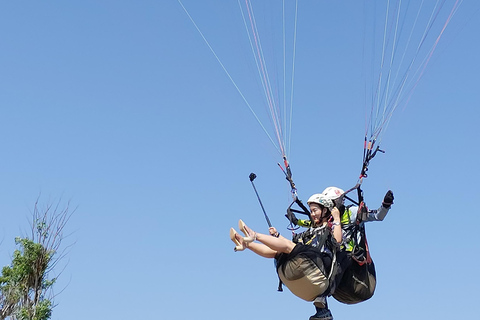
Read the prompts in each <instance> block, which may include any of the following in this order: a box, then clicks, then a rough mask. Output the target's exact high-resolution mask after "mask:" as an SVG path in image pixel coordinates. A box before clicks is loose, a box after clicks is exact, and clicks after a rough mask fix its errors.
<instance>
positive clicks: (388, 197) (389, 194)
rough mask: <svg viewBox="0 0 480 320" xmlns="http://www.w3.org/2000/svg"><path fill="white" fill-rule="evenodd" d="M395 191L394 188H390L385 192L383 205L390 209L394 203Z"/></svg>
mask: <svg viewBox="0 0 480 320" xmlns="http://www.w3.org/2000/svg"><path fill="white" fill-rule="evenodd" d="M393 199H394V197H393V192H392V190H388V191H387V193H386V194H385V198H383V202H382V205H383V206H384V207H385V208H387V209H389V208H390V206H391V205H392V204H393Z"/></svg>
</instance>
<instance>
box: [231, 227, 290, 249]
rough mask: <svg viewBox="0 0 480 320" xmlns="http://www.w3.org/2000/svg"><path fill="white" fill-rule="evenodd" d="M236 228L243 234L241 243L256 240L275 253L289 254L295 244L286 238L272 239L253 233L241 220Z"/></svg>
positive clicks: (268, 236) (269, 236)
mask: <svg viewBox="0 0 480 320" xmlns="http://www.w3.org/2000/svg"><path fill="white" fill-rule="evenodd" d="M238 227H239V228H240V230H241V231H242V232H243V233H244V234H245V237H244V238H243V241H245V242H247V243H250V242H253V241H255V240H257V241H259V242H261V243H263V244H264V245H266V246H267V247H269V248H270V249H272V250H274V251H276V252H283V253H290V252H292V250H293V248H294V247H295V243H293V242H292V241H290V240H288V239H286V238H283V237H282V238H276V237H272V236H271V235H266V234H261V233H257V232H254V231H253V230H252V229H250V228H249V227H247V225H246V224H245V223H244V222H243V221H242V220H239V221H238Z"/></svg>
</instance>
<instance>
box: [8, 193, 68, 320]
mask: <svg viewBox="0 0 480 320" xmlns="http://www.w3.org/2000/svg"><path fill="white" fill-rule="evenodd" d="M70 216H71V213H69V210H68V206H67V207H66V208H65V209H63V210H59V207H58V204H57V206H55V207H53V206H48V207H47V208H45V209H44V210H39V209H38V202H37V203H36V204H35V210H34V213H33V222H32V224H31V236H30V237H17V238H16V239H15V243H16V245H17V249H16V250H15V252H14V253H13V257H12V262H11V264H10V265H9V266H5V267H3V269H2V273H1V276H0V320H3V319H7V318H8V319H11V320H47V319H49V318H50V317H51V315H52V309H53V307H54V305H53V302H52V300H53V295H52V290H51V289H52V286H53V285H54V284H55V281H56V279H57V278H49V273H50V271H52V269H53V268H54V267H55V266H57V263H58V261H59V259H61V258H63V257H64V256H65V251H61V250H60V244H61V242H62V240H63V239H64V235H63V230H64V227H65V224H66V223H67V221H68V219H69V217H70Z"/></svg>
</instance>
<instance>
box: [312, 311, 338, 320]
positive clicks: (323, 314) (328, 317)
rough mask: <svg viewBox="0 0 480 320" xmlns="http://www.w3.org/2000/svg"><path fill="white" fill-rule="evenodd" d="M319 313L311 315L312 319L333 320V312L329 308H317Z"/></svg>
mask: <svg viewBox="0 0 480 320" xmlns="http://www.w3.org/2000/svg"><path fill="white" fill-rule="evenodd" d="M316 309H317V313H315V314H314V315H313V316H311V317H310V320H332V319H333V316H332V313H331V312H330V310H329V309H328V308H316Z"/></svg>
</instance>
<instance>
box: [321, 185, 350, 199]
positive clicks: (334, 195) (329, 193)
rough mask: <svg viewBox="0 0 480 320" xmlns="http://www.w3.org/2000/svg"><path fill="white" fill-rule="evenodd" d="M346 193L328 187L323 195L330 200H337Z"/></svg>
mask: <svg viewBox="0 0 480 320" xmlns="http://www.w3.org/2000/svg"><path fill="white" fill-rule="evenodd" d="M344 193H345V191H343V190H342V189H340V188H337V187H328V188H326V189H325V190H323V192H322V194H323V195H324V196H325V197H327V198H328V199H330V200H336V199H338V198H340V196H341V195H342V194H344Z"/></svg>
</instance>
